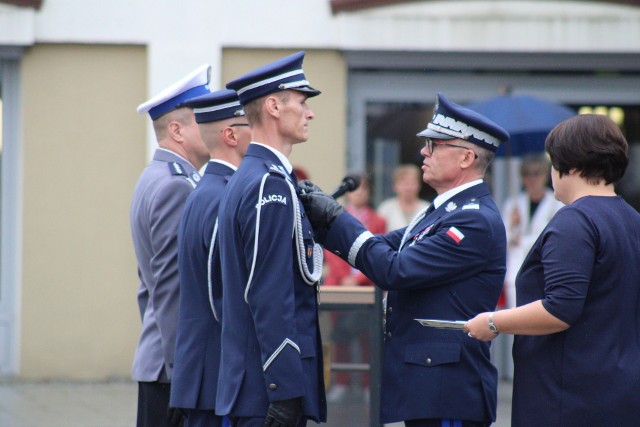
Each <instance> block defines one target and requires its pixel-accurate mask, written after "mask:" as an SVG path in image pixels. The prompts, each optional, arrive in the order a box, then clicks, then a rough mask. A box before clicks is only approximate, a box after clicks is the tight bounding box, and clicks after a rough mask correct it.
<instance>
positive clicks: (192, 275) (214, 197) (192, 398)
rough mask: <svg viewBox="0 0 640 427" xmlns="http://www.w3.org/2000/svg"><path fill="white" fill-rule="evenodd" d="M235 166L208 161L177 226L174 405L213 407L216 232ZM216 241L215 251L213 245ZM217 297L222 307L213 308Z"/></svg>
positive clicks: (217, 362)
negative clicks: (178, 273) (221, 201)
mask: <svg viewBox="0 0 640 427" xmlns="http://www.w3.org/2000/svg"><path fill="white" fill-rule="evenodd" d="M233 172H234V170H233V169H231V168H230V167H229V166H227V165H224V164H222V163H219V162H215V161H211V162H209V164H207V167H206V169H205V173H204V176H203V177H202V180H201V181H200V182H199V183H198V186H197V187H196V189H195V190H194V191H193V193H191V195H189V197H188V198H187V202H186V204H185V207H184V211H183V212H182V217H181V218H180V226H179V229H178V267H179V271H180V314H179V317H178V330H177V337H176V351H175V361H174V368H173V380H172V386H171V406H172V407H177V408H190V409H202V410H214V409H215V401H216V389H217V387H218V369H219V365H220V333H221V327H220V323H219V320H220V304H221V298H222V288H221V284H220V261H219V260H220V258H219V253H218V251H217V249H218V247H217V246H216V245H213V240H212V239H213V236H214V235H213V232H214V226H215V224H216V219H217V217H218V207H219V204H220V199H221V198H222V193H223V191H224V188H225V186H226V185H227V182H228V180H229V177H230V176H231V175H233ZM212 246H213V249H214V250H213V251H212V250H211V249H212ZM214 301H215V305H216V306H217V308H214Z"/></svg>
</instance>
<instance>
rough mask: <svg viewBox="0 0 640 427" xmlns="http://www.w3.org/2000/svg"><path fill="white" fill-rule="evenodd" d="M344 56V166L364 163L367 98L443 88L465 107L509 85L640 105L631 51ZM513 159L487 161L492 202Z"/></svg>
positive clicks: (637, 68) (500, 196)
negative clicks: (346, 81)
mask: <svg viewBox="0 0 640 427" xmlns="http://www.w3.org/2000/svg"><path fill="white" fill-rule="evenodd" d="M345 58H346V62H347V66H348V68H349V75H348V88H347V99H348V114H349V117H348V120H347V123H348V128H347V140H348V141H349V144H348V145H347V169H348V170H350V171H363V170H365V168H366V159H367V156H366V154H367V153H366V146H367V141H366V107H367V103H369V102H403V103H404V102H407V103H415V102H420V103H433V102H434V101H435V94H436V92H442V93H443V94H445V95H446V96H447V98H448V99H450V100H452V101H454V102H456V103H459V104H466V103H470V102H475V101H480V100H482V99H487V98H490V97H493V96H496V95H497V94H498V89H499V88H500V87H505V86H509V87H510V88H512V90H513V92H512V93H514V94H519V93H521V94H529V95H533V96H538V97H541V98H544V99H547V100H550V101H556V102H560V103H565V104H574V105H575V104H592V103H595V104H598V103H602V104H618V105H640V92H639V91H638V90H637V88H638V87H640V61H638V54H637V53H557V52H556V53H544V52H541V53H508V52H401V51H398V52H390V51H349V52H345ZM425 126H426V123H425ZM417 131H419V129H418V130H417ZM518 161H519V160H518V159H512V162H511V164H507V162H506V161H505V160H504V159H496V160H495V161H494V162H493V167H492V176H493V193H494V198H495V199H496V202H498V203H502V201H503V200H504V199H505V197H506V196H507V191H508V190H507V182H509V181H510V182H512V183H513V182H515V183H519V180H520V177H519V175H518V173H517V162H518ZM507 177H510V179H509V180H508V179H507Z"/></svg>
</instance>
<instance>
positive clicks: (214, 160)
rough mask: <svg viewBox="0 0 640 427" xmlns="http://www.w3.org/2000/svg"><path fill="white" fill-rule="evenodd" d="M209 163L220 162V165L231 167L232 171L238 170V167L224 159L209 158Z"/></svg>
mask: <svg viewBox="0 0 640 427" xmlns="http://www.w3.org/2000/svg"><path fill="white" fill-rule="evenodd" d="M209 163H220V164H221V165H225V166H227V167H229V168H231V169H233V170H234V171H236V170H238V167H237V166H235V165H232V164H231V163H229V162H225V161H224V160H220V159H211V160H209Z"/></svg>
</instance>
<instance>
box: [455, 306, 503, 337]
mask: <svg viewBox="0 0 640 427" xmlns="http://www.w3.org/2000/svg"><path fill="white" fill-rule="evenodd" d="M490 314H491V312H486V313H480V314H478V315H477V316H476V317H474V318H473V319H471V320H469V321H468V322H467V324H466V325H464V329H463V330H464V331H465V332H467V335H469V337H471V338H475V339H477V340H480V341H491V340H492V339H494V338H495V337H497V336H498V335H497V334H495V333H493V332H491V329H489V315H490Z"/></svg>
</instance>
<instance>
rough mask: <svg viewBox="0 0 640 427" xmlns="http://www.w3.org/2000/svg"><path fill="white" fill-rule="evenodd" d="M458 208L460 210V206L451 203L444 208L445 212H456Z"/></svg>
mask: <svg viewBox="0 0 640 427" xmlns="http://www.w3.org/2000/svg"><path fill="white" fill-rule="evenodd" d="M457 208H458V205H456V204H455V203H454V202H449V203H447V206H446V207H445V208H444V210H445V211H447V212H451V211H455V210H456V209H457Z"/></svg>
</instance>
